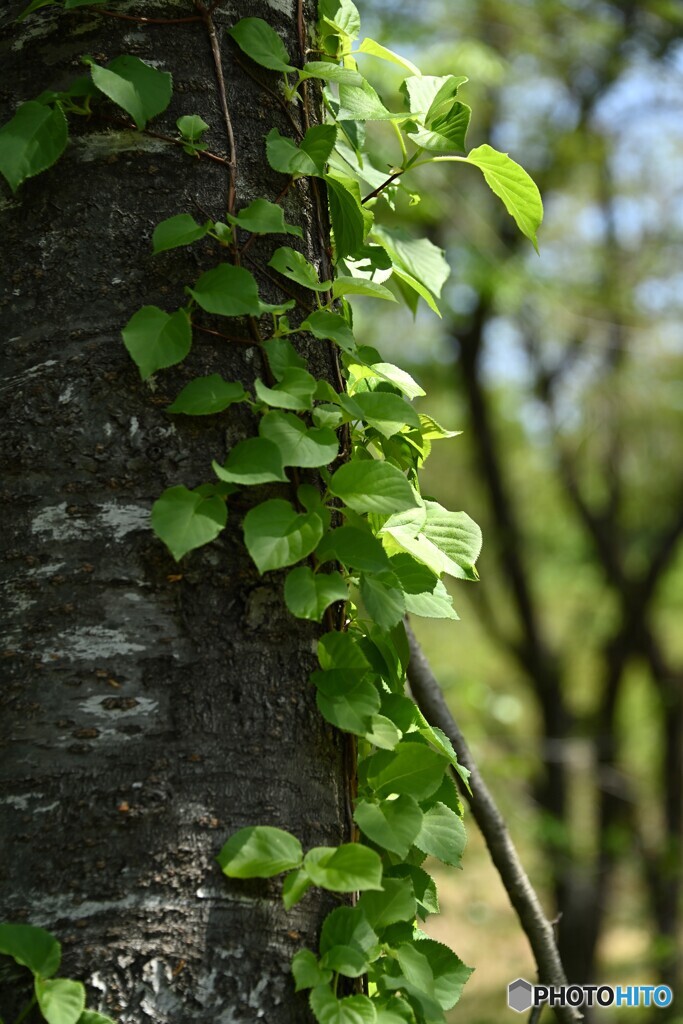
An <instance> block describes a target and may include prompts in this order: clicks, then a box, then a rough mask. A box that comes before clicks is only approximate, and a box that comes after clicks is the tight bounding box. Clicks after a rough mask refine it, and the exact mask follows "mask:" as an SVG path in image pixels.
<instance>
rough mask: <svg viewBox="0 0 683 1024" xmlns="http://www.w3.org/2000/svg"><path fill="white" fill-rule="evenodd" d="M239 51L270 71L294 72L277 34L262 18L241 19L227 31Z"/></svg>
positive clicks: (294, 69)
mask: <svg viewBox="0 0 683 1024" xmlns="http://www.w3.org/2000/svg"><path fill="white" fill-rule="evenodd" d="M228 35H229V36H232V38H233V39H234V40H235V42H236V43H237V45H238V46H239V48H240V50H241V51H242V52H243V53H246V55H247V57H251V59H252V60H253V61H255V62H256V63H257V64H260V65H261V67H264V68H270V70H271V71H282V72H283V73H285V74H286V73H287V72H288V71H296V68H295V67H293V66H292V65H291V64H290V63H289V54H288V53H287V50H286V49H285V44H284V43H283V42H282V40H281V39H280V37H279V35H278V34H277V32H275V30H274V29H272V28H271V27H270V25H269V24H268V22H266V21H264V20H263V18H242V19H241V20H240V21H238V22H237V24H236V25H233V27H232V28H230V29H228Z"/></svg>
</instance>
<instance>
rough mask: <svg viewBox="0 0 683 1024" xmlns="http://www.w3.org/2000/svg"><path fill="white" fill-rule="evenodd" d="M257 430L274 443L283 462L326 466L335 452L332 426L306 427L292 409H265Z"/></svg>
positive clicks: (309, 466) (305, 466)
mask: <svg viewBox="0 0 683 1024" xmlns="http://www.w3.org/2000/svg"><path fill="white" fill-rule="evenodd" d="M259 433H260V435H261V437H267V438H268V440H269V441H273V442H274V444H276V445H277V446H278V448H279V449H280V452H281V454H282V463H283V465H285V466H299V467H301V468H303V469H316V468H318V467H320V466H328V465H329V464H330V462H333V461H334V460H335V459H336V457H337V454H338V452H339V441H338V440H337V436H336V434H335V433H334V431H333V430H330V429H329V428H327V427H311V428H309V427H307V426H306V424H305V423H304V422H303V421H302V420H300V419H299V417H298V416H294V415H293V414H292V413H286V412H268V413H266V415H265V416H262V417H261V422H260V424H259Z"/></svg>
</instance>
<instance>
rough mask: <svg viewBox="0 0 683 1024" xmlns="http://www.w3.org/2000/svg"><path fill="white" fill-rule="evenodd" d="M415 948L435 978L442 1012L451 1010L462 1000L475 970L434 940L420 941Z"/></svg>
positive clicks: (435, 987)
mask: <svg viewBox="0 0 683 1024" xmlns="http://www.w3.org/2000/svg"><path fill="white" fill-rule="evenodd" d="M415 948H416V949H417V950H418V952H419V953H421V955H422V956H424V957H425V958H426V960H427V961H428V963H429V966H430V968H431V971H432V975H433V978H434V992H435V995H436V998H437V1000H438V1002H439V1004H440V1006H441V1009H442V1010H450V1009H452V1007H454V1006H455V1004H456V1003H457V1002H458V1000H459V999H460V996H461V994H462V990H463V988H464V986H465V983H466V982H467V980H468V978H469V977H470V975H471V974H472V971H473V968H472V967H467V966H466V964H464V963H463V962H462V960H460V959H459V958H458V957H457V956H456V955H455V953H454V952H453V951H452V950H450V949H449V948H448V946H444V945H443V943H441V942H436V941H435V940H434V939H420V940H419V941H418V942H416V943H415Z"/></svg>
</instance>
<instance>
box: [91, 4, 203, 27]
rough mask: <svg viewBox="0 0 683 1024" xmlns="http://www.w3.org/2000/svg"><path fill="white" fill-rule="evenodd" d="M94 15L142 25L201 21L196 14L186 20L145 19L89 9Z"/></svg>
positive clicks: (181, 23) (95, 8)
mask: <svg viewBox="0 0 683 1024" xmlns="http://www.w3.org/2000/svg"><path fill="white" fill-rule="evenodd" d="M88 10H92V11H94V13H95V14H103V15H104V16H105V17H106V18H121V20H122V21H136V22H138V23H139V24H142V25H187V24H189V22H191V21H203V20H204V19H203V18H201V17H200V16H199V15H198V14H193V15H190V16H189V17H187V18H145V17H144V16H143V15H141V14H140V15H138V14H122V13H121V12H120V11H103V10H102V8H101V7H89V8H88Z"/></svg>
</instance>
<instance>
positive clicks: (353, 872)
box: [304, 843, 382, 892]
mask: <svg viewBox="0 0 683 1024" xmlns="http://www.w3.org/2000/svg"><path fill="white" fill-rule="evenodd" d="M304 867H305V869H306V871H307V872H308V874H309V875H310V877H311V879H312V880H313V884H314V885H317V886H319V887H320V888H321V889H329V890H330V891H331V892H364V891H365V890H366V889H381V888H382V861H381V860H380V857H379V854H377V853H375V851H374V850H370V849H368V847H367V846H361V845H360V844H359V843H346V844H344V845H343V846H337V847H328V846H316V847H314V848H313V849H312V850H309V851H308V853H307V854H306V857H305V858H304Z"/></svg>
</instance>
